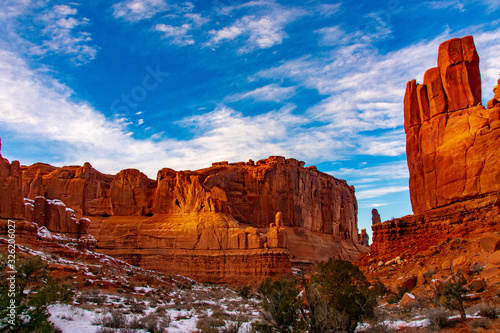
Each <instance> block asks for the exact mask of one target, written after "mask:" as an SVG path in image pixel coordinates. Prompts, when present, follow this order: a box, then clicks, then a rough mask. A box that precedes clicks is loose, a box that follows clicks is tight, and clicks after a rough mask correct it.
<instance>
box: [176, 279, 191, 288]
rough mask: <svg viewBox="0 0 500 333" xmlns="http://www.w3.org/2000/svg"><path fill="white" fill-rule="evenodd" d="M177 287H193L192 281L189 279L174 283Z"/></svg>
mask: <svg viewBox="0 0 500 333" xmlns="http://www.w3.org/2000/svg"><path fill="white" fill-rule="evenodd" d="M176 285H177V288H179V289H180V290H191V289H193V282H191V281H190V280H185V281H180V282H177V283H176Z"/></svg>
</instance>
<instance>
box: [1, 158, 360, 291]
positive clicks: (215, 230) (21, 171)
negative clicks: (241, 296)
mask: <svg viewBox="0 0 500 333" xmlns="http://www.w3.org/2000/svg"><path fill="white" fill-rule="evenodd" d="M0 162H1V165H0V167H1V169H0V170H1V174H0V191H1V192H0V196H1V198H2V206H1V210H0V218H3V219H6V218H11V219H14V218H16V219H23V218H24V219H26V220H29V221H32V222H36V223H38V226H46V227H47V229H49V230H51V231H57V232H63V233H72V234H73V235H78V234H85V233H87V232H90V234H92V235H93V236H94V237H95V238H96V239H97V245H96V251H98V252H101V253H104V254H108V255H111V256H113V257H115V258H117V259H122V260H125V261H127V262H129V263H131V264H134V265H137V266H139V267H142V268H146V269H154V270H158V271H162V272H165V273H167V274H182V275H185V276H188V277H191V278H195V279H197V280H199V281H206V282H217V283H256V282H258V281H260V280H262V279H263V278H265V277H267V276H271V277H273V276H280V275H283V274H286V273H289V272H291V267H292V265H294V266H298V267H306V268H307V267H310V266H311V265H312V264H313V263H314V262H316V261H317V260H322V259H326V258H329V257H335V258H337V257H340V258H344V259H349V260H355V259H356V257H357V256H358V254H359V253H361V252H364V251H366V250H367V248H366V247H364V246H361V245H360V244H359V243H358V237H359V235H358V230H357V202H356V198H355V195H354V188H353V187H352V186H348V185H347V183H346V182H345V181H344V180H339V179H336V178H334V177H332V176H330V175H327V174H325V173H322V172H319V171H318V170H316V168H315V167H304V162H299V161H297V160H295V159H285V158H283V157H278V156H273V157H269V158H267V159H264V160H260V161H258V162H256V163H254V162H253V161H251V160H250V161H249V162H245V163H244V162H240V163H227V162H219V163H213V165H212V166H211V167H209V168H206V169H201V170H197V171H174V170H172V169H168V168H164V169H162V170H160V171H159V172H158V175H157V180H156V181H155V180H151V179H149V178H148V177H147V176H146V175H144V174H143V173H141V172H140V171H138V170H134V169H126V170H122V171H120V172H119V173H118V174H116V175H114V176H113V175H106V174H102V173H100V172H99V171H97V170H95V169H94V168H93V167H92V166H91V165H90V164H89V163H85V164H84V165H83V166H65V167H61V168H57V167H54V166H51V165H48V164H43V163H36V164H33V165H31V166H22V167H21V166H20V165H19V163H18V162H13V163H12V164H10V163H9V162H8V161H7V160H6V159H3V158H2V159H1V161H0ZM23 198H25V199H24V200H25V205H23ZM66 206H67V207H66ZM77 219H79V220H78V222H76V221H77ZM89 220H90V221H92V222H91V223H90V225H89V223H88V222H87V221H89ZM364 235H366V233H364ZM366 236H367V235H366ZM363 241H364V243H365V244H366V242H367V240H366V238H364V239H363Z"/></svg>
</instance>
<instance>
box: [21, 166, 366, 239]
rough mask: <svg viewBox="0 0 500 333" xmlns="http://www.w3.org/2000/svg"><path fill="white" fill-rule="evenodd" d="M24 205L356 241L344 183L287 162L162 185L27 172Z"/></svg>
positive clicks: (162, 176)
mask: <svg viewBox="0 0 500 333" xmlns="http://www.w3.org/2000/svg"><path fill="white" fill-rule="evenodd" d="M23 189H24V195H25V196H26V197H27V198H30V199H34V198H35V197H36V196H39V195H42V196H45V197H47V198H49V199H59V200H61V201H63V202H64V203H65V204H67V206H68V207H71V208H73V209H74V210H75V211H76V212H77V213H78V214H82V215H102V216H108V215H122V216H127V215H143V216H144V215H152V214H172V213H189V212H197V211H200V210H203V211H210V212H225V213H230V214H231V215H232V216H233V217H234V218H235V219H236V220H237V221H239V222H243V223H248V224H250V225H252V226H254V227H267V226H268V225H269V223H270V221H273V220H274V216H275V214H276V212H278V211H280V212H282V214H283V221H285V223H286V225H287V226H300V227H304V228H306V229H308V230H311V231H313V232H320V233H326V234H333V235H335V236H337V237H339V238H341V239H349V240H352V241H354V242H357V236H358V230H357V202H356V198H355V195H354V188H353V187H350V186H348V185H347V183H346V182H345V181H344V180H339V179H336V178H334V177H332V176H330V175H327V174H324V173H321V172H319V171H317V170H316V169H315V168H314V167H308V168H304V162H299V161H297V160H295V159H285V158H283V157H270V158H268V159H266V160H261V161H258V162H257V163H256V164H254V163H253V162H248V163H234V164H228V163H227V162H222V163H214V165H213V166H212V167H210V168H207V169H202V170H198V171H174V170H172V169H167V168H165V169H162V170H160V171H159V172H158V177H157V182H155V181H153V180H150V179H148V178H147V177H146V176H145V175H144V174H142V173H140V172H139V171H137V170H130V169H129V170H123V171H121V172H120V173H118V174H117V175H116V176H109V175H104V174H101V173H100V172H98V171H97V170H95V169H93V168H92V166H91V165H90V164H89V163H86V164H85V165H84V166H83V167H77V166H69V167H62V168H58V169H51V168H48V167H47V165H43V164H34V165H32V166H29V167H24V168H23Z"/></svg>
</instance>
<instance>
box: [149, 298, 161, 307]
mask: <svg viewBox="0 0 500 333" xmlns="http://www.w3.org/2000/svg"><path fill="white" fill-rule="evenodd" d="M158 303H159V301H158V298H156V297H151V298H150V299H149V306H150V307H152V308H156V307H157V306H158Z"/></svg>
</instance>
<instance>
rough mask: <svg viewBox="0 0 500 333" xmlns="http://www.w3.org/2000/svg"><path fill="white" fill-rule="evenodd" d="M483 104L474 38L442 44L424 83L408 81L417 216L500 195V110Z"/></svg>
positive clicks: (408, 145)
mask: <svg viewBox="0 0 500 333" xmlns="http://www.w3.org/2000/svg"><path fill="white" fill-rule="evenodd" d="M480 103H481V77H480V74H479V57H478V55H477V52H476V49H475V46H474V42H473V39H472V36H467V37H464V38H462V39H459V38H455V39H452V40H449V41H446V42H444V43H442V44H441V45H440V47H439V53H438V67H435V68H431V69H429V70H428V71H427V72H426V73H425V75H424V84H423V85H420V84H417V83H416V82H415V80H413V81H410V82H408V85H407V87H406V94H405V98H404V113H405V131H406V152H407V158H408V168H409V171H410V197H411V203H412V207H413V211H414V213H421V212H425V211H427V210H429V209H432V208H436V207H441V206H444V205H448V204H450V203H453V202H457V201H461V200H465V199H468V198H473V197H477V196H483V195H487V194H490V193H496V192H498V191H500V169H499V168H498V162H499V161H500V154H499V153H498V148H499V147H500V141H499V140H498V138H499V137H500V130H499V128H500V107H498V106H496V105H497V104H495V103H490V105H491V106H492V108H490V109H485V108H484V107H483V106H482V105H480Z"/></svg>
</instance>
